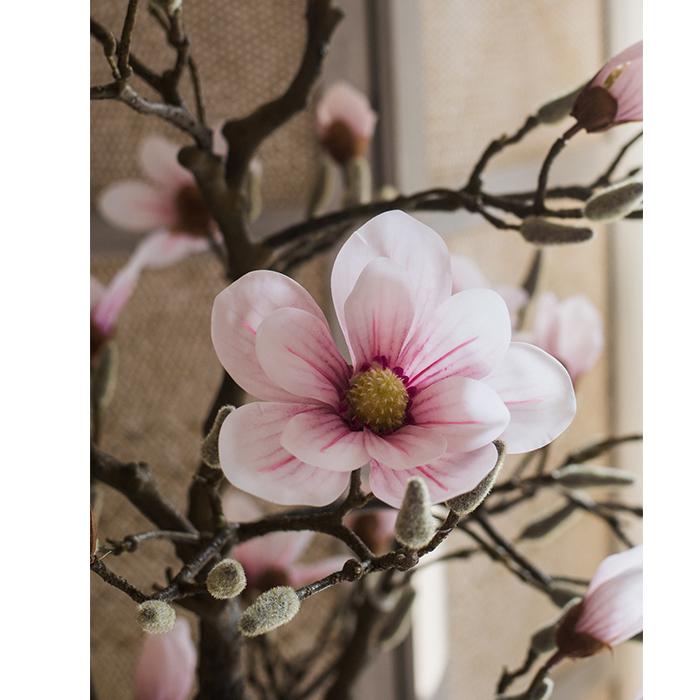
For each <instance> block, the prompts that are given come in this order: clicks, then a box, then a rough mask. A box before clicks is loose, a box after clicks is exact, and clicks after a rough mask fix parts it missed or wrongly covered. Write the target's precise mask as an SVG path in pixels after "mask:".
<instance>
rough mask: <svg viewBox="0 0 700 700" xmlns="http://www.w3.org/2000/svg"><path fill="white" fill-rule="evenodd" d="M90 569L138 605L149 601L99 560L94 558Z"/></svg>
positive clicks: (143, 594)
mask: <svg viewBox="0 0 700 700" xmlns="http://www.w3.org/2000/svg"><path fill="white" fill-rule="evenodd" d="M90 568H91V569H92V570H93V571H94V572H95V573H96V574H97V575H98V576H99V577H100V578H101V579H102V580H103V581H106V582H107V583H108V584H109V585H110V586H113V587H114V588H117V589H119V590H120V591H123V592H124V593H126V594H127V595H128V596H129V598H131V600H133V601H135V602H137V603H143V602H144V601H145V600H148V596H147V595H146V594H145V593H142V592H141V591H140V590H139V589H138V588H136V586H132V585H131V584H130V583H129V582H128V581H127V580H126V579H125V578H122V577H121V576H119V575H118V574H115V573H114V572H113V571H110V569H108V568H107V567H106V566H105V564H104V563H103V562H102V561H100V560H99V559H96V558H93V559H92V561H91V562H90Z"/></svg>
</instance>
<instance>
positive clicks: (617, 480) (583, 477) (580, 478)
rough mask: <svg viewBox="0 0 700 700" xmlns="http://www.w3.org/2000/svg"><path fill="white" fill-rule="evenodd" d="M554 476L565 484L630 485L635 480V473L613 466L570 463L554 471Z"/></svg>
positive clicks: (573, 485)
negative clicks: (587, 465) (588, 465)
mask: <svg viewBox="0 0 700 700" xmlns="http://www.w3.org/2000/svg"><path fill="white" fill-rule="evenodd" d="M552 478H554V479H555V481H556V482H557V483H558V484H562V485H563V486H568V487H573V488H578V487H580V486H584V487H585V486H588V487H591V486H629V485H630V484H633V483H634V482H635V478H634V474H630V472H626V471H624V470H623V469H616V468H613V467H586V466H583V465H581V464H569V465H568V466H566V467H562V468H561V469H557V470H556V471H555V472H553V473H552Z"/></svg>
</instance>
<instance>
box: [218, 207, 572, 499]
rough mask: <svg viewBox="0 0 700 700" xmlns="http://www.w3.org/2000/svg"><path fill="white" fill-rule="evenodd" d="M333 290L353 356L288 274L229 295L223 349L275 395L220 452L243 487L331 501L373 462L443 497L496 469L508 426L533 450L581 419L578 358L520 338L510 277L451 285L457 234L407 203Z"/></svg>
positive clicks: (235, 427)
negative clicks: (452, 237)
mask: <svg viewBox="0 0 700 700" xmlns="http://www.w3.org/2000/svg"><path fill="white" fill-rule="evenodd" d="M331 289H332V295H333V301H334V304H335V309H336V314H337V316H338V321H339V324H340V328H341V330H342V332H343V335H344V337H345V340H346V342H347V345H348V348H349V354H350V358H351V364H348V363H347V362H346V360H345V359H344V357H343V356H342V355H341V354H340V352H339V351H338V349H337V348H336V345H335V342H334V340H333V338H332V336H331V331H330V328H329V326H328V323H327V322H326V319H325V317H324V315H323V312H322V311H321V309H320V308H319V307H318V305H317V304H316V302H315V301H314V300H313V299H312V298H311V296H310V295H309V294H308V292H306V291H305V290H304V289H303V288H302V287H301V286H300V285H298V284H297V283H296V282H294V281H293V280H291V279H289V278H288V277H285V276H284V275H281V274H279V273H275V272H271V271H267V270H259V271H255V272H251V273H248V274H247V275H245V276H243V277H242V278H240V279H239V280H237V281H236V282H234V283H233V284H232V285H230V286H229V287H227V288H226V289H225V290H224V291H223V292H221V293H220V294H219V295H218V296H217V298H216V300H215V301H214V308H213V311H212V340H213V343H214V349H215V350H216V353H217V355H218V357H219V360H220V362H221V363H222V365H223V366H224V368H225V369H226V371H227V372H228V373H229V374H230V375H231V377H232V378H233V379H234V380H235V381H236V382H237V383H238V384H239V385H240V386H241V387H242V388H243V389H244V390H245V391H247V392H248V393H250V394H252V395H254V396H256V397H258V398H259V399H262V401H257V402H254V403H250V404H247V405H245V406H242V407H241V408H239V409H237V410H235V411H233V412H232V413H231V414H230V415H229V416H228V417H227V418H226V420H225V422H224V424H223V426H222V428H221V434H220V438H219V454H220V458H221V465H222V468H223V470H224V473H225V474H226V476H227V478H228V479H229V481H231V483H232V484H233V485H234V486H237V487H238V488H240V489H242V490H244V491H248V492H249V493H252V494H255V495H257V496H260V497H262V498H265V499H267V500H270V501H273V502H275V503H282V504H292V503H306V504H310V505H325V504H328V503H330V502H332V501H333V500H335V499H336V498H338V496H340V495H341V493H342V492H343V491H344V490H345V488H346V486H347V484H348V479H349V472H350V471H352V470H354V469H357V468H359V467H361V466H363V465H364V464H366V463H368V462H369V464H370V475H369V483H370V486H371V488H372V490H373V492H374V494H375V495H376V496H377V497H378V498H379V499H381V500H383V501H384V502H386V503H388V504H389V505H393V506H398V505H399V504H400V502H401V499H402V497H403V492H404V486H405V483H406V481H407V480H408V479H409V478H411V477H413V476H421V477H422V478H424V479H425V480H426V482H427V483H428V486H429V489H430V493H431V497H432V499H433V501H434V502H441V501H444V500H445V499H447V498H450V497H452V496H455V495H458V494H460V493H463V492H465V491H468V490H471V489H473V488H474V487H475V486H476V485H477V484H478V483H479V482H480V481H481V479H482V478H483V477H484V476H485V475H486V474H487V473H488V472H489V471H490V470H491V468H492V467H493V465H494V464H495V462H496V456H497V455H496V448H495V447H494V445H493V440H495V439H497V438H500V439H501V440H503V441H504V442H505V443H506V445H507V449H508V451H509V452H526V451H529V450H533V449H536V448H538V447H541V446H543V445H545V444H547V443H549V442H550V441H551V440H553V439H554V438H555V437H557V436H558V435H559V434H560V433H561V432H562V431H563V430H564V429H565V428H566V427H567V426H568V425H569V423H570V422H571V420H572V418H573V416H574V413H575V409H576V400H575V396H574V391H573V387H572V385H571V379H570V378H569V375H568V374H567V372H566V370H565V369H564V368H563V367H562V366H561V365H560V364H559V362H557V361H556V360H555V359H554V358H552V357H550V356H549V355H548V354H547V353H545V352H544V351H542V350H540V349H539V348H536V347H534V346H532V345H528V344H526V343H511V342H510V341H511V328H510V316H509V314H508V309H507V308H506V305H505V302H504V301H503V299H502V298H501V297H500V296H499V295H498V294H496V292H494V291H492V290H489V289H469V290H465V291H463V292H460V293H458V294H455V295H452V294H451V292H452V278H451V274H450V256H449V253H448V251H447V247H446V246H445V243H444V241H443V240H442V238H440V236H439V235H438V234H436V233H435V232H434V231H433V230H432V229H430V228H428V227H427V226H425V225H424V224H422V223H420V222H419V221H417V220H416V219H414V218H412V217H410V216H408V215H407V214H404V213H403V212H400V211H392V212H387V213H384V214H381V215H380V216H377V217H375V218H374V219H372V220H371V221H369V222H367V223H366V224H365V225H364V226H362V227H361V228H360V229H359V230H358V231H356V232H355V233H354V234H353V235H352V236H351V237H350V238H349V239H348V241H347V242H346V243H345V245H344V246H343V247H342V249H341V250H340V252H339V253H338V256H337V258H336V261H335V264H334V266H333V272H332V275H331Z"/></svg>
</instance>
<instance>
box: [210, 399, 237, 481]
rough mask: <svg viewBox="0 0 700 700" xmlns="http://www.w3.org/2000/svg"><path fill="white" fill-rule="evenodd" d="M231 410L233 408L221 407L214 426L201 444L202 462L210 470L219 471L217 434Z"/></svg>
mask: <svg viewBox="0 0 700 700" xmlns="http://www.w3.org/2000/svg"><path fill="white" fill-rule="evenodd" d="M233 409H234V406H222V407H221V408H220V409H219V412H218V413H217V414H216V418H215V419H214V424H213V425H212V426H211V430H210V431H209V434H208V435H207V436H206V437H205V438H204V442H203V443H202V461H203V462H204V464H206V465H207V466H208V467H211V468H212V469H221V464H220V463H219V433H220V432H221V426H222V425H223V422H224V420H226V417H227V416H228V414H229V413H231V411H233Z"/></svg>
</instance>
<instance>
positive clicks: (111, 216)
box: [97, 180, 177, 231]
mask: <svg viewBox="0 0 700 700" xmlns="http://www.w3.org/2000/svg"><path fill="white" fill-rule="evenodd" d="M97 208H98V209H99V211H100V213H101V214H102V216H103V217H104V218H105V219H106V220H107V221H109V222H110V223H112V224H114V225H115V226H118V227H119V228H123V229H126V230H127V231H148V230H149V229H154V228H162V227H165V228H168V227H170V226H172V225H173V224H174V223H175V221H176V218H177V217H176V211H175V203H174V201H173V199H172V197H171V196H169V195H168V193H167V192H164V191H161V190H159V189H157V188H155V187H153V186H151V185H148V184H146V183H145V182H138V181H136V180H133V181H132V180H125V181H123V182H117V183H115V184H113V185H110V186H109V187H107V189H105V190H103V191H102V192H101V193H100V195H99V197H98V199H97Z"/></svg>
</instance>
